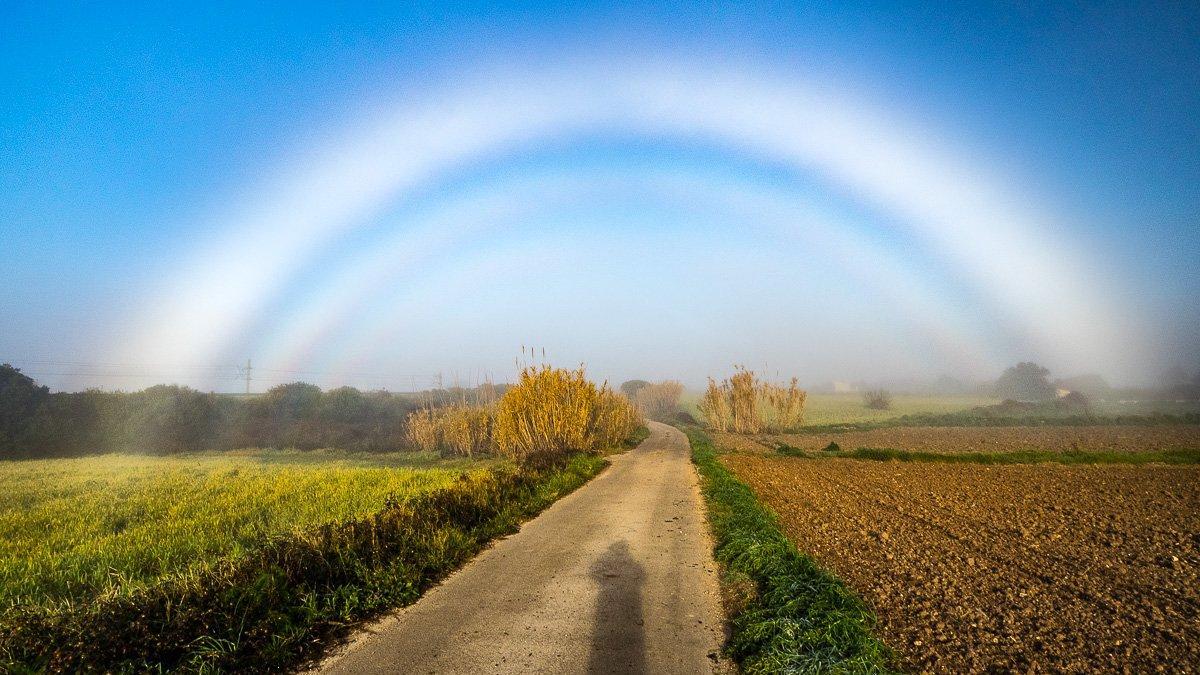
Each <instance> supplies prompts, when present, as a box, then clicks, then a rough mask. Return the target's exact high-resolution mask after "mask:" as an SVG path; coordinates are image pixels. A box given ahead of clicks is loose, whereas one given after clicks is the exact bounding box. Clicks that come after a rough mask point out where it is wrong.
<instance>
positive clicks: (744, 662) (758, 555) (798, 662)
mask: <svg viewBox="0 0 1200 675" xmlns="http://www.w3.org/2000/svg"><path fill="white" fill-rule="evenodd" d="M687 434H688V438H689V440H690V441H691V444H692V460H693V461H694V462H695V464H696V467H697V469H698V470H699V472H700V476H701V478H702V487H703V492H704V497H705V501H706V502H707V504H708V511H709V519H710V521H711V523H712V528H713V535H714V536H715V538H716V551H715V555H716V559H717V561H718V562H719V563H720V564H721V568H722V578H723V583H724V584H725V585H726V587H727V588H729V587H732V588H736V587H748V588H749V589H750V591H749V592H748V593H747V594H746V595H747V597H746V598H745V599H744V602H742V603H740V604H742V606H741V607H738V608H736V610H735V611H734V612H733V616H731V617H730V620H731V622H732V624H733V636H732V638H731V639H730V643H729V646H728V651H729V653H730V655H731V656H732V657H733V658H734V659H735V660H736V661H737V662H738V663H739V664H740V665H741V667H742V669H743V671H744V672H746V673H779V672H790V673H816V672H854V673H882V672H890V671H889V668H888V662H889V658H890V654H889V651H888V649H887V648H886V647H885V646H884V645H883V643H882V642H880V640H879V639H878V638H876V637H875V636H874V635H873V634H872V630H873V628H874V625H875V617H874V615H873V614H872V613H871V612H870V610H869V609H868V608H867V607H866V606H865V605H864V604H863V603H862V601H861V600H860V599H859V598H858V597H857V596H856V595H854V593H853V592H852V591H851V590H850V589H849V588H847V587H846V586H845V585H844V584H843V583H842V582H841V581H840V580H838V579H837V578H836V577H835V576H833V575H832V574H830V573H829V572H828V571H826V570H824V569H823V568H821V567H820V566H819V565H817V563H816V562H815V561H814V560H813V559H812V558H810V557H809V556H806V555H803V554H801V553H800V552H799V551H798V550H797V549H796V547H795V546H794V545H793V544H792V542H790V541H789V540H788V539H787V537H785V536H784V534H783V532H782V531H780V529H779V525H778V523H777V521H776V519H775V517H774V516H773V515H772V514H771V513H770V512H769V511H767V510H766V509H765V508H764V507H763V506H762V505H761V504H759V502H758V500H757V498H755V496H754V493H753V492H752V491H751V490H750V488H749V487H748V486H746V484H744V483H742V482H741V481H739V480H738V479H737V478H736V477H735V476H734V475H733V474H732V473H730V472H729V470H728V469H726V468H725V467H724V466H723V465H722V464H721V463H720V462H719V461H718V459H717V456H716V450H715V449H714V448H713V446H712V444H711V442H710V441H709V439H708V437H707V436H706V435H705V434H704V432H702V431H700V430H699V429H696V428H689V429H687Z"/></svg>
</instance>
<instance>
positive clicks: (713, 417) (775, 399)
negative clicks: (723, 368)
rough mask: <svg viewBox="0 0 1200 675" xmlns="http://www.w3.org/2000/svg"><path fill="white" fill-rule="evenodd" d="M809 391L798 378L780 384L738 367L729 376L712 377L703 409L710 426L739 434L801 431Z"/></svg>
mask: <svg viewBox="0 0 1200 675" xmlns="http://www.w3.org/2000/svg"><path fill="white" fill-rule="evenodd" d="M807 399H808V394H807V392H805V391H804V390H802V389H800V387H799V386H798V385H797V380H796V378H794V377H793V378H792V381H791V382H790V383H788V385H787V386H786V387H785V386H780V385H775V384H771V383H769V382H763V381H760V380H759V379H758V378H757V377H756V376H755V374H754V371H751V370H747V369H746V368H745V367H743V366H737V367H736V369H735V372H734V374H733V375H731V376H730V377H729V379H727V380H724V381H722V382H721V383H720V384H717V382H715V381H714V380H713V379H712V378H709V380H708V389H707V390H706V391H705V392H704V396H703V397H702V398H701V400H700V412H701V413H702V414H703V415H704V420H705V422H706V424H707V425H708V428H710V429H712V430H714V431H729V432H733V433H738V434H757V433H763V432H773V433H774V432H783V431H795V430H798V429H799V428H800V426H801V424H803V422H804V403H805V401H806V400H807Z"/></svg>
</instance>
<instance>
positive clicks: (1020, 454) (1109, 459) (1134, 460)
mask: <svg viewBox="0 0 1200 675" xmlns="http://www.w3.org/2000/svg"><path fill="white" fill-rule="evenodd" d="M776 452H778V453H779V454H781V455H787V456H789V457H804V458H808V459H825V458H840V459H865V460H873V461H877V462H943V463H948V464H1128V465H1140V464H1200V449H1187V448H1181V449H1171V450H1152V451H1146V452H1112V451H1091V452H1089V451H1082V450H1068V451H1063V452H1054V451H1049V450H1021V451H1016V452H958V453H941V452H922V451H918V450H895V449H892V448H858V449H856V450H839V451H823V450H803V449H801V448H797V447H794V446H791V445H780V446H778V447H777V448H776Z"/></svg>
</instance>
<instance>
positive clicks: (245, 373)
mask: <svg viewBox="0 0 1200 675" xmlns="http://www.w3.org/2000/svg"><path fill="white" fill-rule="evenodd" d="M238 370H240V371H242V377H244V378H245V379H246V395H247V396H249V395H250V380H252V379H254V378H252V377H251V376H250V373H251V372H252V371H253V370H254V366H251V365H250V359H246V367H245V368H238Z"/></svg>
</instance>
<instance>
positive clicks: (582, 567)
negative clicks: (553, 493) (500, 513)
mask: <svg viewBox="0 0 1200 675" xmlns="http://www.w3.org/2000/svg"><path fill="white" fill-rule="evenodd" d="M650 429H651V435H650V438H648V439H647V440H646V441H645V442H644V443H642V445H640V446H639V447H638V448H637V449H636V450H632V451H630V452H628V453H625V454H624V455H620V456H616V457H614V458H613V465H612V466H611V467H609V468H608V469H607V470H606V471H605V472H604V473H602V474H601V475H600V476H598V477H596V478H595V479H593V480H592V481H591V482H590V483H588V484H587V485H585V486H583V487H582V488H580V489H579V490H577V491H576V492H574V493H573V494H570V495H568V496H566V497H564V498H563V499H561V500H559V501H558V502H557V503H556V504H554V505H553V506H551V507H550V508H549V509H547V510H546V511H545V512H544V513H542V514H541V515H540V516H538V517H537V518H536V519H534V520H532V521H530V522H529V523H527V524H525V526H524V527H522V528H521V531H520V532H519V533H517V534H515V535H513V536H511V537H508V538H506V539H504V540H502V541H500V542H498V543H497V544H496V545H495V546H493V547H492V548H490V549H489V550H487V551H485V552H484V553H483V554H481V555H480V556H479V557H478V558H476V559H475V560H474V561H472V562H471V563H470V564H468V565H467V566H466V567H464V568H463V569H462V570H460V571H459V572H457V573H455V574H454V575H452V576H451V577H450V578H449V579H447V580H446V581H445V583H443V584H442V585H440V586H438V587H436V588H434V589H432V590H431V591H430V592H429V593H427V594H426V596H425V597H424V598H422V599H421V600H420V601H418V602H417V603H416V604H414V605H411V606H410V607H407V608H405V609H402V610H400V611H399V612H397V613H396V614H395V615H393V616H390V617H388V618H386V619H384V620H382V621H380V622H379V623H377V624H375V625H373V626H371V627H370V628H369V629H368V630H367V631H365V632H364V633H363V634H362V635H361V636H360V637H359V638H357V639H356V640H355V641H353V642H352V643H351V644H350V645H348V646H347V647H345V648H343V649H342V650H340V651H339V653H336V654H334V655H332V656H331V657H330V658H329V659H327V660H326V661H325V662H324V663H323V664H322V665H321V667H320V670H321V671H323V672H329V673H369V672H378V673H383V672H388V673H474V674H477V673H518V672H520V673H533V672H537V673H584V672H590V673H705V672H712V671H723V670H724V669H725V668H726V665H725V664H724V663H723V662H722V661H719V659H718V658H717V653H718V651H719V649H720V645H721V643H722V641H723V640H724V632H723V631H724V622H723V618H722V615H721V609H720V596H719V592H718V587H717V578H716V566H715V564H714V562H713V560H712V555H711V550H712V547H711V542H710V540H709V537H708V532H707V526H706V524H705V521H704V516H703V513H704V509H703V503H702V501H701V497H700V493H699V489H698V485H697V478H696V473H695V470H694V469H693V468H692V465H691V461H690V452H689V450H688V443H687V438H686V437H685V436H684V435H683V434H682V433H681V432H680V431H678V430H677V429H674V428H672V427H669V426H666V425H663V424H657V423H653V422H652V423H650Z"/></svg>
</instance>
